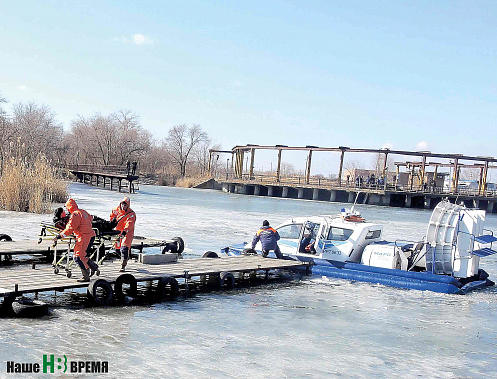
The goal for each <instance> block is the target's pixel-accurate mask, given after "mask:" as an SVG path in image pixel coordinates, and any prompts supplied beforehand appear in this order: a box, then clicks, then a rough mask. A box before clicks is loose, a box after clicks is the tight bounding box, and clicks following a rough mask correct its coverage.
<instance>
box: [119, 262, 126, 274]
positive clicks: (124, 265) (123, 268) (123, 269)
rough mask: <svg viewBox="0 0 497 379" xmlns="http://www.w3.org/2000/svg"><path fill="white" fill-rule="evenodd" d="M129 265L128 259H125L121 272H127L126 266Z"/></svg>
mask: <svg viewBox="0 0 497 379" xmlns="http://www.w3.org/2000/svg"><path fill="white" fill-rule="evenodd" d="M127 263H128V261H127V260H126V259H123V261H122V262H121V269H120V270H119V272H125V271H126V270H125V268H126V264H127Z"/></svg>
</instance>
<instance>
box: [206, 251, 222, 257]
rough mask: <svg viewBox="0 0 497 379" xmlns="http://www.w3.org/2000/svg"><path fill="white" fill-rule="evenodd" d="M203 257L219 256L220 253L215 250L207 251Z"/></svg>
mask: <svg viewBox="0 0 497 379" xmlns="http://www.w3.org/2000/svg"><path fill="white" fill-rule="evenodd" d="M202 258H219V255H217V253H215V252H213V251H206V252H205V253H204V254H203V255H202Z"/></svg>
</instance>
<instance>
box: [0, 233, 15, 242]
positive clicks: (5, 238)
mask: <svg viewBox="0 0 497 379" xmlns="http://www.w3.org/2000/svg"><path fill="white" fill-rule="evenodd" d="M0 241H9V242H10V241H12V237H11V236H9V235H8V234H0Z"/></svg>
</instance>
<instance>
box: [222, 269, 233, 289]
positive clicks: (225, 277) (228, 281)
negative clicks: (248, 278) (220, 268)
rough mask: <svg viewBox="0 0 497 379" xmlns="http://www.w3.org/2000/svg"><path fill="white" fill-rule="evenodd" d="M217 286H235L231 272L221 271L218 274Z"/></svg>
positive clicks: (229, 287)
mask: <svg viewBox="0 0 497 379" xmlns="http://www.w3.org/2000/svg"><path fill="white" fill-rule="evenodd" d="M219 287H220V288H226V289H233V288H235V277H234V276H233V274H232V273H231V272H222V273H221V275H219Z"/></svg>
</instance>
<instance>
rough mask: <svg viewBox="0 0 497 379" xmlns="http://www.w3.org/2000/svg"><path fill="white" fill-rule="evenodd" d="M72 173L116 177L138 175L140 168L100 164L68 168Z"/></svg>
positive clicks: (69, 166) (70, 166) (78, 165)
mask: <svg viewBox="0 0 497 379" xmlns="http://www.w3.org/2000/svg"><path fill="white" fill-rule="evenodd" d="M66 168H67V169H69V170H71V171H80V172H89V173H94V174H115V175H133V176H135V175H136V176H137V175H138V168H137V167H135V169H134V170H133V167H132V166H130V167H129V168H128V167H127V166H119V165H100V164H75V165H68V166H67V167H66Z"/></svg>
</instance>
